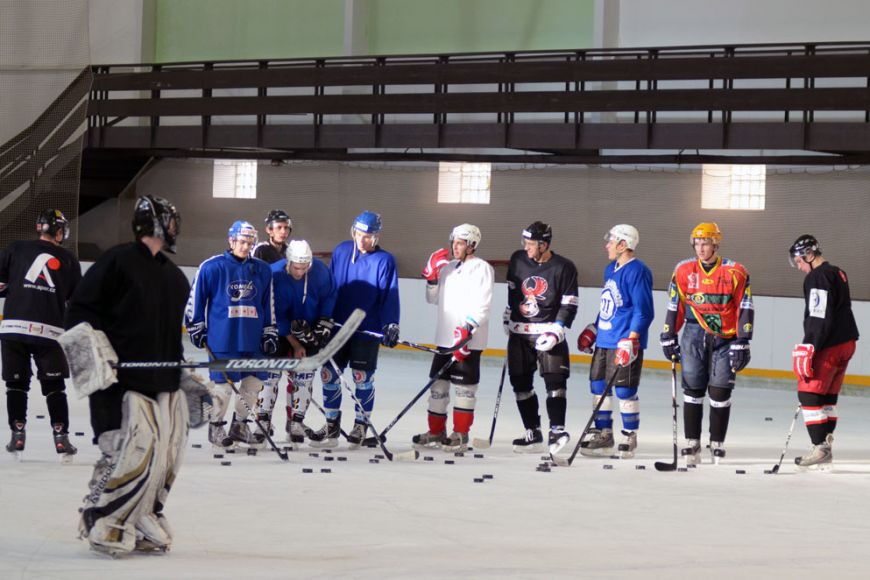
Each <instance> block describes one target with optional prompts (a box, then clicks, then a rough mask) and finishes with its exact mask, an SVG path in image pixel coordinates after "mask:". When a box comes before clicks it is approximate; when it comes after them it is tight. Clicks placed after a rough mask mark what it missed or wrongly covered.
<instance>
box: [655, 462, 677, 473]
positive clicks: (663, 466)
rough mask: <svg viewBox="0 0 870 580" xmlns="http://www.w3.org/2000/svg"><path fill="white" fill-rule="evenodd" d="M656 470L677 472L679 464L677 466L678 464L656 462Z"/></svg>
mask: <svg viewBox="0 0 870 580" xmlns="http://www.w3.org/2000/svg"><path fill="white" fill-rule="evenodd" d="M655 468H656V471H676V470H677V464H676V463H670V462H667V461H656V462H655Z"/></svg>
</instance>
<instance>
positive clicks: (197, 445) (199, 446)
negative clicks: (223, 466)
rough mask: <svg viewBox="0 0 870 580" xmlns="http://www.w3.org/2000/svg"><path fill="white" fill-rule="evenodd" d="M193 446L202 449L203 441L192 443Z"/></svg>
mask: <svg viewBox="0 0 870 580" xmlns="http://www.w3.org/2000/svg"><path fill="white" fill-rule="evenodd" d="M191 447H193V448H194V449H202V443H194V444H193V445H191Z"/></svg>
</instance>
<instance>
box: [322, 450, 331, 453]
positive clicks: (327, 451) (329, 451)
mask: <svg viewBox="0 0 870 580" xmlns="http://www.w3.org/2000/svg"><path fill="white" fill-rule="evenodd" d="M323 452H324V453H332V449H324V450H323Z"/></svg>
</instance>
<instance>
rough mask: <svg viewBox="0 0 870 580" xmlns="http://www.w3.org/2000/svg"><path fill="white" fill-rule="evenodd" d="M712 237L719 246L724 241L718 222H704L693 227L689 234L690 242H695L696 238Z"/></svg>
mask: <svg viewBox="0 0 870 580" xmlns="http://www.w3.org/2000/svg"><path fill="white" fill-rule="evenodd" d="M698 238H700V239H702V240H704V239H710V240H713V243H714V244H716V245H717V246H718V245H719V244H720V243H722V232H721V230H719V226H718V225H716V222H702V223H699V224H698V225H696V226H695V227H694V228H692V233H691V234H689V243H690V244H694V243H695V240H696V239H698Z"/></svg>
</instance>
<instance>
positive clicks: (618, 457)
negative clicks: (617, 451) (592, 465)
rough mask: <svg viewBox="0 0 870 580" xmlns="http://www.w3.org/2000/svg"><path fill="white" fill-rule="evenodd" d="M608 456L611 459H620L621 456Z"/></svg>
mask: <svg viewBox="0 0 870 580" xmlns="http://www.w3.org/2000/svg"><path fill="white" fill-rule="evenodd" d="M610 458H611V459H622V457H620V456H619V455H611V456H610Z"/></svg>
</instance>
